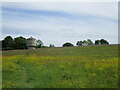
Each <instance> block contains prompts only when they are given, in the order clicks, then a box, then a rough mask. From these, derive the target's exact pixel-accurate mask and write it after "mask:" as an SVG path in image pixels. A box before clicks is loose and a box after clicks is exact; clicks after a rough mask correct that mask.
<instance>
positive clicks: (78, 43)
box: [63, 39, 109, 47]
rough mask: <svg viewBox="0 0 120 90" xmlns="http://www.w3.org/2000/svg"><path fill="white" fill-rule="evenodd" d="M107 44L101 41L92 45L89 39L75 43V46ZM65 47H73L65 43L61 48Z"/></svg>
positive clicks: (105, 41)
mask: <svg viewBox="0 0 120 90" xmlns="http://www.w3.org/2000/svg"><path fill="white" fill-rule="evenodd" d="M106 44H109V42H108V41H107V40H105V39H101V40H95V42H94V43H93V42H92V41H91V39H87V40H83V41H77V43H76V46H88V45H106ZM66 46H74V45H73V44H72V43H69V42H66V43H64V44H63V47H66Z"/></svg>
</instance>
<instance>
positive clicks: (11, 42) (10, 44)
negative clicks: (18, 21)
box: [2, 36, 14, 50]
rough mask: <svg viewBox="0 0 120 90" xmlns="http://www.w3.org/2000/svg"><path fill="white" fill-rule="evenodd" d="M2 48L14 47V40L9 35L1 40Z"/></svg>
mask: <svg viewBox="0 0 120 90" xmlns="http://www.w3.org/2000/svg"><path fill="white" fill-rule="evenodd" d="M2 48H3V49H4V50H11V49H14V40H13V38H12V37H11V36H6V37H5V38H4V40H3V41H2Z"/></svg>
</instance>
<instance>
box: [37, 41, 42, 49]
mask: <svg viewBox="0 0 120 90" xmlns="http://www.w3.org/2000/svg"><path fill="white" fill-rule="evenodd" d="M41 47H43V42H42V41H41V40H37V41H36V48H41Z"/></svg>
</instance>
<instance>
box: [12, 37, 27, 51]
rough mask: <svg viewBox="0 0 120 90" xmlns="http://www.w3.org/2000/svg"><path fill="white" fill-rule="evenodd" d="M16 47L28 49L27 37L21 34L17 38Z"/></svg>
mask: <svg viewBox="0 0 120 90" xmlns="http://www.w3.org/2000/svg"><path fill="white" fill-rule="evenodd" d="M14 40H15V49H27V45H26V38H24V37H22V36H20V37H16V38H15V39H14Z"/></svg>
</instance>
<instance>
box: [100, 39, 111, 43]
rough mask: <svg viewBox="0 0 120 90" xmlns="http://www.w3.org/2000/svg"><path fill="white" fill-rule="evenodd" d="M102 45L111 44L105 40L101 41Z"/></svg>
mask: <svg viewBox="0 0 120 90" xmlns="http://www.w3.org/2000/svg"><path fill="white" fill-rule="evenodd" d="M100 43H101V44H109V42H108V41H107V40H104V39H101V40H100Z"/></svg>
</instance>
